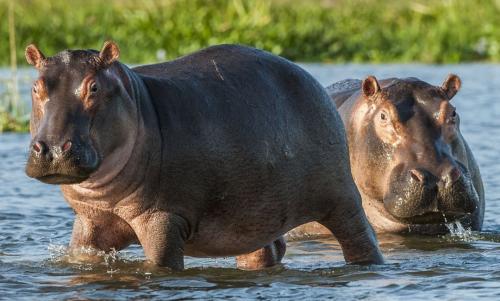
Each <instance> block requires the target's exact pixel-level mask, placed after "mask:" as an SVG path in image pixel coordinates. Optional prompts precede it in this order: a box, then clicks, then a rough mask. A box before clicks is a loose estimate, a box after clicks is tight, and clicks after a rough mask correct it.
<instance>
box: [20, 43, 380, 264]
mask: <svg viewBox="0 0 500 301" xmlns="http://www.w3.org/2000/svg"><path fill="white" fill-rule="evenodd" d="M118 54H119V50H118V47H117V46H116V44H114V43H112V42H108V43H106V44H105V45H104V47H103V49H102V50H101V51H100V52H97V51H85V50H75V51H63V52H61V53H59V54H58V55H56V56H53V57H50V58H46V57H45V56H44V55H43V54H42V52H41V51H40V50H38V48H36V47H35V46H33V45H31V46H28V48H27V50H26V57H27V60H28V62H29V63H30V64H32V65H34V66H35V67H36V68H37V69H38V70H39V78H38V80H37V81H36V82H35V84H34V88H33V93H32V99H33V113H32V117H31V135H32V142H31V153H30V157H29V159H28V163H27V166H26V172H27V174H28V175H29V176H31V177H33V178H36V179H39V180H40V181H43V182H46V183H49V184H60V185H61V187H62V191H63V194H64V197H65V199H66V200H67V201H68V203H69V204H70V205H71V207H72V208H73V209H74V211H75V213H76V217H75V222H74V227H73V234H72V239H71V249H73V250H77V249H79V248H80V247H93V248H96V249H99V250H105V251H109V250H111V249H113V248H114V249H116V250H120V249H123V248H125V247H127V246H128V245H130V244H132V243H140V244H141V245H142V247H143V249H144V253H145V255H146V257H147V259H148V260H149V261H151V262H152V263H154V264H157V265H160V266H166V267H169V268H172V269H182V268H183V256H184V255H190V256H237V262H238V266H239V267H240V268H244V269H258V268H264V267H268V266H272V265H275V264H277V263H279V262H280V260H281V258H282V257H283V255H284V253H285V248H286V247H285V241H284V240H283V238H282V237H281V236H282V235H283V234H284V233H286V232H287V231H288V230H290V229H292V228H294V227H296V226H298V225H301V224H304V223H307V222H311V221H317V222H319V223H321V224H322V225H323V226H325V227H326V228H328V229H330V230H331V232H332V233H333V234H334V235H335V236H336V237H337V238H338V239H339V241H340V243H341V246H342V249H343V252H344V256H345V259H346V261H347V262H350V263H381V262H382V257H381V254H380V252H379V249H378V246H377V241H376V238H375V235H374V232H373V230H372V228H371V227H370V225H369V223H368V221H367V219H366V216H365V214H364V212H363V210H362V207H361V199H360V196H359V192H358V190H357V188H356V186H355V184H354V181H353V179H352V176H351V171H350V166H349V161H348V160H349V158H348V152H347V144H346V140H345V132H344V128H343V124H342V122H341V119H340V117H339V116H338V113H337V111H336V110H335V108H334V105H333V104H332V103H331V101H330V99H329V97H328V95H327V94H326V92H325V91H324V89H323V88H322V87H321V86H320V85H319V84H318V83H317V82H316V81H315V80H314V79H313V78H312V77H311V76H310V75H309V74H307V73H306V72H305V71H303V70H302V69H300V68H299V67H298V66H296V65H294V64H292V63H290V62H288V61H286V60H284V59H282V58H279V57H277V56H273V55H271V54H268V53H266V52H263V51H259V50H256V49H252V48H246V47H241V46H231V45H222V46H215V47H211V48H207V49H205V50H202V51H199V52H197V53H194V54H192V55H189V56H185V57H183V58H180V59H177V60H174V61H172V62H168V63H163V64H156V65H149V66H141V67H138V68H135V69H129V68H127V67H126V66H125V65H123V64H121V63H119V62H118V61H117V59H118Z"/></svg>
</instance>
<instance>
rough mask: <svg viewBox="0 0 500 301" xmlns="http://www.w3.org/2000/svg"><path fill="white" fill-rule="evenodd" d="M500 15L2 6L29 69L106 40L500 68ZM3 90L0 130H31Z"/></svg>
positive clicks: (333, 0) (178, 5) (428, 2)
mask: <svg viewBox="0 0 500 301" xmlns="http://www.w3.org/2000/svg"><path fill="white" fill-rule="evenodd" d="M9 3H10V4H14V5H13V6H12V7H13V10H12V12H13V13H12V14H11V16H13V17H14V18H11V19H14V20H15V22H12V24H15V25H14V26H10V29H11V30H10V31H11V35H10V36H12V32H14V33H15V41H14V40H12V41H14V42H13V43H12V44H11V45H10V46H9V43H8V42H7V41H9V37H10V36H9V25H8V19H9V18H8V16H9V13H8V12H9V9H8V8H9ZM499 15H500V0H413V1H409V0H400V1H397V0H394V1H376V0H350V1H348V0H309V1H298V0H297V1H294V0H143V1H133V0H109V1H101V0H72V1H71V0H68V1H58V0H0V24H1V26H0V41H2V42H1V43H0V66H5V67H7V66H8V65H9V64H10V65H11V66H12V65H13V62H14V63H16V62H17V64H22V65H25V64H26V63H25V59H24V48H25V47H26V45H27V44H29V43H32V42H35V43H36V44H37V45H38V46H39V47H40V48H41V49H42V51H43V52H44V53H45V54H46V55H52V54H54V53H56V52H58V51H60V50H62V49H66V48H94V49H99V48H100V47H101V45H102V43H103V41H104V40H106V39H113V40H115V41H116V42H118V44H119V45H120V47H121V49H122V61H124V62H127V63H129V64H140V63H146V62H155V61H159V60H165V59H172V58H175V57H178V56H180V55H183V54H187V53H190V52H193V51H195V50H197V49H200V48H203V47H206V46H209V45H214V44H220V43H241V44H247V45H252V46H255V47H258V48H263V49H266V50H268V51H271V52H273V53H275V54H278V55H282V56H284V57H287V58H289V59H291V60H294V61H302V62H312V61H314V62H371V63H374V62H375V63H377V62H423V63H457V62H465V61H491V62H500V18H499V17H498V16H499ZM13 28H14V30H12V29H13ZM12 49H13V50H12ZM11 53H13V54H15V56H14V57H12V59H11V58H10V54H11ZM13 82H14V81H13ZM0 85H2V82H1V79H0ZM1 88H2V87H1V86H0V92H1V90H2V89H1ZM3 91H7V94H4V95H0V96H1V97H0V131H4V130H16V131H18V130H23V129H24V130H25V129H26V128H27V127H26V125H27V122H26V114H22V115H21V114H19V113H18V112H21V111H23V108H19V107H17V106H19V104H17V105H16V102H13V101H12V98H13V95H17V92H15V91H16V89H11V90H8V89H3ZM9 91H10V92H9ZM9 93H10V95H9ZM20 103H22V102H20Z"/></svg>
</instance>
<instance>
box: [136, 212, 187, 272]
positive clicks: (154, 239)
mask: <svg viewBox="0 0 500 301" xmlns="http://www.w3.org/2000/svg"><path fill="white" fill-rule="evenodd" d="M131 226H132V228H133V229H134V231H135V233H136V235H137V238H138V239H139V242H140V243H141V245H142V248H143V249H144V254H145V255H146V258H147V259H148V260H149V261H150V262H152V263H153V264H155V265H158V266H163V267H167V268H170V269H172V270H182V269H184V243H185V241H186V239H187V237H188V235H189V226H188V223H187V221H186V220H185V219H184V218H182V217H180V216H178V215H175V214H169V213H167V212H163V211H156V212H148V213H144V214H142V215H140V216H138V217H136V218H135V219H133V221H132V222H131Z"/></svg>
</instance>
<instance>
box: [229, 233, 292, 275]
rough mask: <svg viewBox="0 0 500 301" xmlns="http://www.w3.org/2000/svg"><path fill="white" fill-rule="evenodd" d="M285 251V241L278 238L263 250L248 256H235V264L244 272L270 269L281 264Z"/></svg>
mask: <svg viewBox="0 0 500 301" xmlns="http://www.w3.org/2000/svg"><path fill="white" fill-rule="evenodd" d="M285 251H286V242H285V239H284V238H283V237H280V238H278V239H277V240H275V241H273V242H272V243H271V244H270V245H267V246H265V247H264V248H261V249H258V250H257V251H254V252H252V253H249V254H245V255H240V256H237V257H236V264H237V266H238V268H240V269H244V270H258V269H262V268H267V267H272V266H274V265H277V264H278V263H280V262H281V259H282V258H283V256H285Z"/></svg>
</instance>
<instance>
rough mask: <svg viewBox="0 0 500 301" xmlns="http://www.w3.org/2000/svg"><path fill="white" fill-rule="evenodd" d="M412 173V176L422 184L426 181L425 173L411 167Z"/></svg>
mask: <svg viewBox="0 0 500 301" xmlns="http://www.w3.org/2000/svg"><path fill="white" fill-rule="evenodd" d="M410 175H411V178H412V179H413V180H415V181H417V182H419V183H421V184H424V183H425V175H424V174H423V173H422V172H421V171H419V170H417V169H411V170H410Z"/></svg>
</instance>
